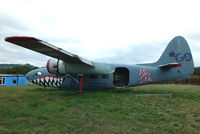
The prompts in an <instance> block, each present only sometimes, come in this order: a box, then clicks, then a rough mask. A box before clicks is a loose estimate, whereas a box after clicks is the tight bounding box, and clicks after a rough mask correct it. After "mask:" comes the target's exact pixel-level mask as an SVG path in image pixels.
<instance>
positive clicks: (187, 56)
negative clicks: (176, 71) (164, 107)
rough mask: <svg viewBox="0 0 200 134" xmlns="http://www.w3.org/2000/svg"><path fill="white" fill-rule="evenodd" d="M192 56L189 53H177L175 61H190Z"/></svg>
mask: <svg viewBox="0 0 200 134" xmlns="http://www.w3.org/2000/svg"><path fill="white" fill-rule="evenodd" d="M191 59H192V55H191V54H190V53H177V54H176V61H177V62H183V61H191Z"/></svg>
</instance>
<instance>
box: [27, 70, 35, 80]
mask: <svg viewBox="0 0 200 134" xmlns="http://www.w3.org/2000/svg"><path fill="white" fill-rule="evenodd" d="M26 78H27V80H28V81H32V80H33V79H34V70H33V71H30V72H28V73H27V74H26Z"/></svg>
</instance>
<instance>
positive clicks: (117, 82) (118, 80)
mask: <svg viewBox="0 0 200 134" xmlns="http://www.w3.org/2000/svg"><path fill="white" fill-rule="evenodd" d="M128 84H129V70H128V69H127V68H125V67H117V68H115V72H114V74H113V85H114V86H115V87H125V86H128Z"/></svg>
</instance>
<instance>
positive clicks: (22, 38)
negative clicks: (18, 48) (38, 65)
mask: <svg viewBox="0 0 200 134" xmlns="http://www.w3.org/2000/svg"><path fill="white" fill-rule="evenodd" d="M27 40H33V41H39V40H38V39H36V38H33V37H25V36H12V37H7V38H5V41H8V42H13V41H27Z"/></svg>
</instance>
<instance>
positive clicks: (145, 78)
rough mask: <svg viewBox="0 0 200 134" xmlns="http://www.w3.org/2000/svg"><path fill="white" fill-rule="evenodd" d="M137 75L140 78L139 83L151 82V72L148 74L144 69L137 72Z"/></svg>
mask: <svg viewBox="0 0 200 134" xmlns="http://www.w3.org/2000/svg"><path fill="white" fill-rule="evenodd" d="M137 73H138V74H139V76H141V77H140V82H141V83H143V82H152V81H153V79H152V75H151V72H148V71H147V69H146V68H144V69H140V70H138V71H137Z"/></svg>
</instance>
